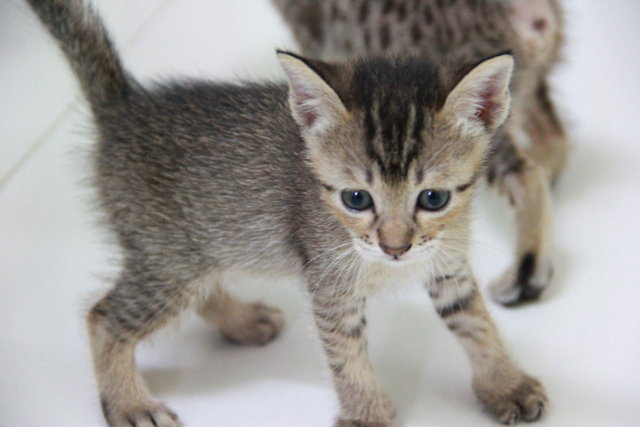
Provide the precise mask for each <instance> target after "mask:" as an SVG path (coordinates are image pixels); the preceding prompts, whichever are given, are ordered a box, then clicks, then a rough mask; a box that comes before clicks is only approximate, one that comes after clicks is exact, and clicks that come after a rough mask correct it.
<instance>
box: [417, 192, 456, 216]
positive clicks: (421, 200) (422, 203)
mask: <svg viewBox="0 0 640 427" xmlns="http://www.w3.org/2000/svg"><path fill="white" fill-rule="evenodd" d="M450 195H451V193H450V192H449V191H445V190H424V191H423V192H422V193H420V195H419V196H418V206H419V207H421V208H422V209H426V210H428V211H437V210H440V209H442V208H444V207H445V206H446V205H447V203H448V202H449V196H450Z"/></svg>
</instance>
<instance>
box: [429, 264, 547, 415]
mask: <svg viewBox="0 0 640 427" xmlns="http://www.w3.org/2000/svg"><path fill="white" fill-rule="evenodd" d="M456 264H457V265H456ZM450 268H451V271H450V272H447V273H445V274H444V275H442V276H439V277H435V278H434V279H433V281H432V282H431V283H430V284H429V285H428V289H429V295H430V296H431V299H432V301H433V305H434V307H435V309H436V311H437V312H438V314H439V315H440V317H441V318H442V319H443V320H444V322H445V324H446V325H447V327H448V328H449V329H450V330H451V331H452V332H453V333H454V334H456V336H457V337H458V338H459V340H460V342H461V343H462V345H463V347H464V349H465V351H466V353H467V356H468V357H469V360H470V361H471V367H472V369H473V389H474V392H475V394H476V396H477V397H478V399H479V400H480V402H481V403H482V405H483V406H484V407H485V409H486V410H487V411H488V412H490V413H491V414H492V415H494V416H495V417H496V418H497V419H498V420H500V421H501V422H503V423H505V424H514V423H515V422H517V421H518V420H519V419H520V418H522V419H524V420H525V421H535V420H537V419H538V418H540V416H542V413H543V412H544V409H545V406H546V403H547V398H546V396H545V393H544V389H543V387H542V385H541V384H540V383H539V382H538V381H537V380H535V379H533V378H531V377H529V376H527V375H526V374H524V373H523V372H522V371H521V370H520V368H518V367H517V366H516V364H515V363H514V362H513V361H512V360H511V358H510V357H509V355H508V354H507V352H506V351H505V348H504V346H503V344H502V342H501V340H500V337H499V335H498V331H497V329H496V327H495V325H494V324H493V322H492V320H491V318H490V317H489V313H488V312H487V310H486V308H485V306H484V302H483V300H482V296H481V295H480V292H479V291H478V289H477V286H476V284H475V281H474V279H473V277H472V275H471V273H470V270H469V268H468V266H467V264H466V261H460V262H458V263H455V262H451V263H450Z"/></svg>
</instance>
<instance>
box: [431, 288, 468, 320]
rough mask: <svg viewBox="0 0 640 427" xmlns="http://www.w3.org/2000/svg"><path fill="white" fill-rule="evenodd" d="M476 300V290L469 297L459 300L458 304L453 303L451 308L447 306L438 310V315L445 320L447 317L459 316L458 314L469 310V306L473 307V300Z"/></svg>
mask: <svg viewBox="0 0 640 427" xmlns="http://www.w3.org/2000/svg"><path fill="white" fill-rule="evenodd" d="M475 298H476V292H475V290H473V291H471V292H470V293H469V294H468V295H467V296H465V297H464V298H462V299H459V300H457V301H456V302H454V303H452V304H451V305H449V306H445V307H442V308H440V309H438V310H437V311H438V314H439V315H440V317H442V318H443V319H446V318H447V317H450V316H453V315H454V314H457V313H459V312H461V311H464V310H466V309H467V308H469V306H470V305H471V303H472V302H473V300H474V299H475Z"/></svg>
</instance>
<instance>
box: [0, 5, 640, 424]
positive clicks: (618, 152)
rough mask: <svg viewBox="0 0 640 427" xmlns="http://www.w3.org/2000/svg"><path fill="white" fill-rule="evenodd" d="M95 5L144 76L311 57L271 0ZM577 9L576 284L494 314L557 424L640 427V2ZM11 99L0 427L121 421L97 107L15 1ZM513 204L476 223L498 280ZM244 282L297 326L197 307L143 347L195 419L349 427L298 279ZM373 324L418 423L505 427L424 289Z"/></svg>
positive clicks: (156, 377)
mask: <svg viewBox="0 0 640 427" xmlns="http://www.w3.org/2000/svg"><path fill="white" fill-rule="evenodd" d="M95 3H97V4H98V6H99V8H100V10H101V11H102V12H103V15H104V18H105V20H106V22H107V26H108V27H109V29H110V30H111V32H112V33H113V36H114V38H115V40H116V42H117V44H118V46H119V47H120V48H121V50H122V52H123V57H124V61H125V63H126V64H127V66H128V67H129V68H130V69H131V70H132V71H133V72H134V73H135V74H136V75H137V76H139V77H142V78H150V77H157V76H163V75H175V74H184V75H194V74H195V75H199V76H210V77H212V78H225V79H229V78H233V79H235V78H238V76H242V77H246V76H251V77H255V78H264V77H273V76H278V75H279V71H278V68H277V64H276V62H275V60H274V57H273V49H274V47H276V46H292V42H291V38H290V36H289V35H288V33H287V31H286V29H285V28H284V26H283V25H282V23H281V22H280V21H279V19H278V17H277V15H276V13H275V12H274V11H273V10H272V8H271V6H270V4H269V2H268V0H235V1H233V2H231V1H228V0H215V1H214V0H181V1H178V0H164V1H159V0H143V1H141V0H137V1H136V2H130V1H126V0H100V1H95ZM566 3H567V7H568V10H569V12H568V21H569V37H568V38H569V44H568V47H567V52H566V53H567V54H566V56H567V61H566V65H564V66H563V67H562V69H561V70H560V71H559V72H558V73H557V76H556V79H555V86H556V87H557V89H558V90H557V98H558V99H559V103H560V104H561V105H562V109H563V110H564V111H565V112H566V116H567V117H568V119H569V121H570V123H572V125H571V135H572V140H573V141H574V142H575V148H574V151H573V155H572V158H571V162H570V165H569V168H568V170H567V172H566V175H565V176H564V178H563V180H562V181H561V183H560V185H559V188H558V189H557V192H556V195H555V198H556V206H555V212H556V223H557V225H556V233H555V234H556V238H557V252H558V253H557V263H558V265H557V280H556V283H555V284H554V288H553V289H552V290H550V291H549V292H548V293H547V294H546V295H545V297H544V298H543V300H542V301H540V303H538V304H535V305H530V306H527V307H523V308H520V309H517V310H507V309H504V308H501V307H499V306H496V305H495V304H493V303H489V306H490V310H491V311H492V313H493V315H494V317H495V319H496V321H497V322H498V324H499V326H500V328H501V330H502V332H503V335H504V338H505V340H506V341H507V342H508V345H509V347H510V348H511V349H512V352H513V354H514V355H515V357H516V358H517V359H518V360H519V361H520V362H521V364H522V365H523V366H525V367H526V368H527V369H528V370H529V371H530V372H532V373H534V374H535V375H538V376H539V377H540V378H541V379H542V380H543V381H544V382H545V384H546V385H547V388H548V391H549V395H550V399H551V406H550V408H549V409H550V411H549V413H548V415H547V416H546V418H545V419H544V420H543V421H542V422H541V423H540V425H548V426H639V425H640V410H638V408H637V406H638V402H640V303H639V302H640V269H639V268H638V267H637V265H638V252H639V249H640V219H639V218H640V202H639V201H638V199H639V198H638V196H639V192H638V186H639V185H640V167H639V166H638V162H639V161H640V157H639V154H640V145H639V144H638V141H637V137H638V135H640V120H639V117H640V115H639V113H640V104H639V101H638V100H639V99H640V83H639V81H640V79H638V78H637V73H638V70H640V59H639V58H640V56H639V55H638V53H639V51H638V41H639V37H638V36H640V30H639V27H638V22H640V4H638V3H637V1H635V0H617V1H616V2H615V7H613V6H612V5H611V2H602V1H599V0H581V1H578V0H567V2H566ZM0 93H2V96H0V153H1V154H0V236H2V237H1V238H2V244H0V290H1V293H0V295H1V298H0V331H1V332H0V426H2V427H14V426H17V427H22V426H29V427H30V426H65V427H67V426H94V425H96V426H97V425H102V423H103V421H102V417H101V415H100V412H99V408H98V401H97V397H96V392H95V385H94V380H93V376H92V372H91V366H90V361H89V351H88V348H87V338H86V335H85V331H84V326H83V320H82V316H83V313H84V312H85V310H86V309H87V307H88V306H89V305H90V303H91V301H92V300H93V299H94V298H95V296H96V294H98V293H99V292H100V291H101V290H104V289H105V286H107V285H106V281H105V280H104V279H105V278H108V277H110V276H111V275H113V273H114V270H113V267H112V264H111V263H110V258H111V254H112V251H111V250H110V248H109V247H107V246H105V245H104V244H103V243H102V239H103V233H102V232H101V231H100V230H99V228H98V227H96V226H94V224H93V218H94V213H93V212H92V210H91V208H90V203H89V200H90V191H89V190H88V189H87V188H86V187H84V186H83V184H82V179H83V177H84V176H86V165H85V163H84V161H83V157H82V154H81V152H82V148H83V147H86V146H87V145H88V144H90V140H89V137H88V132H87V127H86V124H87V120H86V118H87V116H86V114H87V113H86V111H85V109H84V108H83V107H82V103H81V102H79V101H77V100H78V99H79V97H78V92H77V88H76V85H75V82H74V81H73V78H72V76H71V74H70V72H69V71H68V68H67V65H66V63H65V62H64V61H63V60H62V58H61V55H60V54H59V52H58V50H57V48H56V47H55V46H54V44H53V43H52V42H51V40H50V39H49V38H48V37H47V35H46V34H45V32H44V31H43V29H42V28H41V27H40V25H39V23H37V22H36V20H35V18H34V17H33V16H32V15H31V14H30V12H29V11H28V10H27V8H26V7H25V5H24V4H23V3H22V1H21V0H4V1H2V2H0ZM484 200H490V201H491V202H492V203H484ZM494 201H495V197H494V196H493V195H490V194H483V196H482V197H481V200H480V205H481V206H480V208H481V211H482V212H484V213H486V214H487V215H482V218H481V219H480V220H479V221H478V226H477V230H476V238H475V240H476V241H477V242H478V244H477V245H476V247H475V259H474V260H475V266H476V269H477V272H478V276H479V278H480V280H481V282H482V283H483V284H486V282H487V281H488V280H489V278H490V277H492V276H494V275H495V274H497V273H498V272H499V271H500V269H501V268H502V267H503V266H504V265H506V263H507V262H508V255H509V252H510V249H509V248H510V245H509V239H510V237H511V236H510V235H509V234H508V233H507V232H505V231H504V230H503V227H502V226H501V225H500V223H501V222H504V221H503V219H504V218H505V217H504V215H502V213H501V212H500V210H501V209H500V208H501V207H504V206H503V205H502V204H501V202H497V206H498V207H497V208H496V207H495V205H496V203H493V202H494ZM489 204H492V205H494V206H493V207H492V208H491V209H490V208H488V207H487V205H489ZM491 214H494V215H495V216H497V219H496V218H494V217H493V216H492V215H491ZM242 288H243V294H244V296H246V297H247V298H249V297H250V295H253V296H252V298H256V295H257V297H258V298H261V299H263V300H264V301H266V302H269V303H272V304H275V305H278V306H280V307H282V308H283V309H284V311H285V313H286V316H287V319H288V325H287V328H286V330H285V331H284V333H283V335H282V336H281V337H280V338H279V339H278V340H277V341H275V342H274V343H273V344H272V345H270V346H267V347H265V348H260V349H248V348H237V347H233V346H229V345H227V344H225V343H223V342H222V341H221V340H219V339H218V338H217V337H216V336H215V334H213V333H212V332H211V331H210V330H209V329H208V328H207V326H205V325H204V324H203V323H201V322H200V321H199V320H197V319H195V318H193V317H188V316H187V317H186V318H185V320H184V321H183V322H181V323H180V325H179V326H178V327H177V328H173V330H172V331H171V332H169V333H167V332H164V333H161V334H159V336H158V337H157V339H155V340H154V342H153V343H152V344H149V345H146V346H144V347H143V348H141V350H140V353H139V361H140V365H141V368H142V370H143V372H144V375H145V378H146V379H147V380H148V382H149V384H150V386H151V388H152V390H153V392H154V393H155V394H156V395H157V396H159V397H160V398H162V399H163V400H165V401H167V402H168V403H169V404H170V406H172V407H173V408H174V409H175V410H176V411H177V412H178V413H179V414H180V415H181V417H182V419H183V420H184V421H185V423H186V425H188V426H194V427H195V426H327V425H330V423H331V420H332V417H333V415H334V414H335V413H336V410H337V402H336V399H335V396H334V393H333V391H332V387H331V384H330V378H329V375H328V373H327V370H326V368H325V366H324V364H323V358H322V356H321V353H320V348H319V346H318V344H317V342H316V340H315V338H314V332H313V329H312V328H311V327H310V321H309V318H308V316H307V314H306V311H305V303H304V300H303V298H302V296H301V293H300V291H299V289H298V283H297V282H295V281H294V280H291V279H289V280H281V281H274V280H271V281H269V282H268V283H263V284H262V285H261V286H259V287H257V291H256V290H255V289H254V290H251V288H250V287H249V284H248V283H247V284H245V283H242ZM369 319H370V325H371V327H370V336H371V338H370V340H371V353H372V359H373V362H374V364H375V366H376V369H377V371H378V372H379V375H380V377H381V378H382V381H383V382H384V384H385V386H386V388H387V390H388V391H389V393H390V394H391V396H392V398H393V399H394V401H395V402H396V404H397V407H398V409H399V414H400V421H401V424H402V425H407V426H444V425H451V426H483V425H486V426H492V425H494V423H493V422H492V421H491V420H489V419H488V418H487V417H486V416H485V415H484V414H483V413H482V412H481V410H480V408H479V407H478V405H476V404H475V402H474V398H473V396H472V393H471V390H470V386H469V374H470V372H469V368H468V364H467V362H466V360H465V357H464V355H463V353H462V350H461V349H460V347H459V345H458V344H457V343H456V341H455V339H454V338H453V337H451V336H450V334H449V333H448V332H447V331H446V330H445V328H444V327H443V326H442V325H441V324H440V322H439V321H438V319H437V318H436V316H435V315H434V314H433V313H432V309H431V307H430V304H429V302H428V300H427V298H426V296H425V295H423V294H420V293H417V292H410V291H407V292H404V293H403V295H401V296H400V297H398V296H396V295H384V296H380V297H379V298H377V299H376V300H375V301H374V303H373V306H372V307H371V313H370V315H369Z"/></svg>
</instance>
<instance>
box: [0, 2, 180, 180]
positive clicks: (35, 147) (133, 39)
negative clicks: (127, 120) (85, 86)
mask: <svg viewBox="0 0 640 427" xmlns="http://www.w3.org/2000/svg"><path fill="white" fill-rule="evenodd" d="M175 1H176V0H163V1H161V2H160V4H159V5H158V6H157V7H156V8H155V9H154V10H153V11H152V12H151V13H150V14H149V16H148V17H147V18H146V19H144V20H143V21H142V23H141V24H140V25H139V26H138V29H137V30H136V31H135V32H134V33H133V34H132V35H131V36H130V37H129V38H128V39H127V41H126V43H125V44H124V46H123V48H122V51H123V52H127V51H128V50H129V49H131V48H132V46H133V45H135V43H137V41H138V40H139V39H140V37H141V36H142V34H143V33H144V31H145V30H146V29H147V28H148V27H149V25H151V22H152V21H154V20H155V19H156V18H157V16H158V15H159V14H160V13H161V12H164V10H166V9H167V8H168V7H169V5H170V3H174V2H175ZM78 102H83V101H80V100H79V99H78V97H77V96H76V97H74V100H73V101H71V102H70V103H68V104H67V105H66V106H65V107H64V109H63V110H62V112H61V113H60V114H59V115H58V116H57V117H56V118H55V119H53V122H51V124H50V125H49V126H47V128H46V129H45V130H44V132H42V134H41V135H40V136H38V137H37V138H36V140H35V142H34V143H32V144H30V145H29V147H28V148H27V150H26V152H25V153H24V154H23V155H22V156H20V158H19V159H18V161H16V162H15V163H14V165H13V166H12V167H11V168H10V169H9V170H8V171H7V173H5V174H4V175H3V176H2V178H0V190H2V189H3V188H5V186H6V185H7V184H8V183H9V181H11V179H12V178H13V177H14V176H15V175H16V174H17V173H18V171H19V170H20V169H22V167H23V166H24V165H25V164H26V163H28V161H29V160H30V159H31V158H32V157H33V156H34V155H35V154H36V153H37V152H38V151H40V149H41V148H42V147H43V146H44V145H45V141H46V140H47V138H49V136H51V135H52V134H53V133H54V132H55V131H56V130H57V129H58V128H59V127H60V126H61V125H62V123H64V121H65V120H66V119H67V117H68V116H69V115H70V114H71V113H72V112H73V111H74V110H75V109H76V108H77V107H78Z"/></svg>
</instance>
